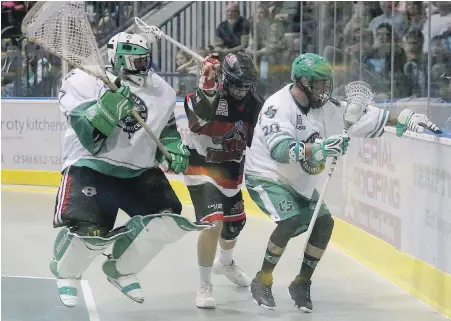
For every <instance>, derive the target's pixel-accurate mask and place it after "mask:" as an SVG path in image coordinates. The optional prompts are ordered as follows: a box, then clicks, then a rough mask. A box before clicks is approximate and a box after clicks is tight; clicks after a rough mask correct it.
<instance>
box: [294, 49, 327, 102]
mask: <svg viewBox="0 0 451 321" xmlns="http://www.w3.org/2000/svg"><path fill="white" fill-rule="evenodd" d="M302 77H305V78H306V79H307V80H308V86H305V85H303V84H302V83H301V78H302ZM291 80H292V81H293V82H294V83H295V84H296V85H297V86H299V87H300V88H301V89H302V90H304V91H305V93H306V94H307V97H308V98H309V101H310V107H311V108H319V107H322V106H323V105H324V104H325V103H326V102H327V101H328V100H329V98H330V95H331V93H332V66H331V65H330V64H329V62H328V61H327V60H326V59H324V58H323V57H321V56H320V55H317V54H314V53H305V54H302V55H300V56H298V57H296V59H294V61H293V64H292V66H291Z"/></svg>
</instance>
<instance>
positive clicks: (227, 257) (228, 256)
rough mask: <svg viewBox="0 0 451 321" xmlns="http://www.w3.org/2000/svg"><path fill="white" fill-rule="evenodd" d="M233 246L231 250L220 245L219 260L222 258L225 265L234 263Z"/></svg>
mask: <svg viewBox="0 0 451 321" xmlns="http://www.w3.org/2000/svg"><path fill="white" fill-rule="evenodd" d="M232 256H233V248H231V249H229V250H224V249H223V248H222V247H219V260H221V262H222V264H224V265H232V263H233V258H232Z"/></svg>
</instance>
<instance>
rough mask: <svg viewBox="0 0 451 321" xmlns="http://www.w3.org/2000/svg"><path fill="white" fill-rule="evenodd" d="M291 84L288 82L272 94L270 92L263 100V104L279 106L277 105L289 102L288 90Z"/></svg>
mask: <svg viewBox="0 0 451 321" xmlns="http://www.w3.org/2000/svg"><path fill="white" fill-rule="evenodd" d="M290 85H291V84H288V85H286V86H284V87H283V88H281V89H280V90H278V91H276V92H275V93H274V94H272V95H271V96H269V97H268V98H267V99H266V101H265V105H264V106H267V105H275V106H279V105H286V104H289V103H290V100H289V99H290V98H291V95H290V91H289V86H290Z"/></svg>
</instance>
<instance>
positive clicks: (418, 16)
mask: <svg viewBox="0 0 451 321" xmlns="http://www.w3.org/2000/svg"><path fill="white" fill-rule="evenodd" d="M405 20H406V24H407V30H413V29H419V30H422V29H423V25H424V23H425V21H426V14H425V11H424V5H423V1H407V3H406V12H405ZM423 38H424V37H423Z"/></svg>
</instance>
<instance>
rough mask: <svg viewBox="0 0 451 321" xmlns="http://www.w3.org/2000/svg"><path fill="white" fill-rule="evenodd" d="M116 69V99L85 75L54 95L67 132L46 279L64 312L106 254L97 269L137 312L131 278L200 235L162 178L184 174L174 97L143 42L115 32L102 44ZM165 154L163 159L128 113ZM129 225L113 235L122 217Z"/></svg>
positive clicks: (138, 293) (136, 288)
mask: <svg viewBox="0 0 451 321" xmlns="http://www.w3.org/2000/svg"><path fill="white" fill-rule="evenodd" d="M107 49H108V60H109V62H110V63H111V65H112V70H111V73H110V72H109V73H108V77H110V79H111V80H112V81H115V80H116V79H117V78H116V76H120V79H121V83H120V88H119V90H118V91H116V92H113V91H111V90H109V89H108V87H107V86H106V85H105V84H104V83H103V82H102V81H100V80H98V79H97V78H94V77H92V76H90V75H88V74H87V73H85V72H84V71H82V70H79V69H75V70H73V71H71V72H70V73H69V74H68V75H67V76H66V77H65V78H64V80H63V83H62V86H61V89H60V91H59V105H60V109H61V111H62V112H63V114H64V115H65V116H66V118H67V121H68V123H69V125H70V126H69V127H68V129H67V130H66V133H65V137H64V164H63V167H62V174H63V178H62V181H61V185H60V187H59V190H58V195H57V198H56V205H55V215H54V220H53V226H54V227H55V228H61V229H60V231H59V234H58V236H57V237H56V240H55V244H54V249H53V255H54V257H53V259H52V260H51V262H50V270H51V271H52V273H53V274H54V275H55V277H56V278H57V285H58V288H59V295H60V298H61V301H62V302H63V304H65V305H66V306H68V307H73V306H76V305H77V304H78V288H79V280H80V278H81V276H82V274H83V272H84V271H85V270H86V269H87V268H88V266H89V265H90V264H91V262H92V261H93V260H94V259H95V258H96V257H97V256H98V255H100V254H102V253H103V252H104V251H105V250H106V248H107V247H108V246H110V245H112V252H111V254H109V255H107V259H106V260H105V262H104V263H103V266H102V269H103V272H104V273H105V275H106V277H107V279H108V281H109V282H111V283H112V284H113V285H114V286H115V287H117V288H118V289H119V291H121V293H123V294H125V295H126V296H127V297H129V298H130V299H132V300H134V301H136V302H139V303H142V302H143V301H144V294H143V290H142V289H141V286H140V283H139V281H138V279H137V277H136V274H137V273H139V272H140V271H141V270H142V269H143V268H144V267H145V266H146V265H147V264H148V263H149V262H150V261H151V260H152V259H153V258H154V257H155V256H156V255H157V254H158V253H159V252H160V251H161V250H162V249H163V247H164V246H165V245H166V244H169V243H173V242H175V241H177V240H179V239H180V238H181V237H182V236H183V235H184V234H185V233H186V232H187V231H194V230H199V229H203V228H205V226H201V225H197V224H193V223H191V222H190V221H188V220H187V219H185V218H183V217H181V216H180V215H179V214H180V213H181V211H182V205H181V203H180V201H179V199H178V198H177V195H176V194H175V192H174V191H173V189H172V188H171V185H170V184H169V182H168V180H167V178H166V176H165V174H164V172H163V171H162V170H161V169H160V168H159V165H160V164H163V166H164V168H165V169H167V170H169V169H170V170H172V171H174V172H175V173H181V172H183V171H184V170H185V169H186V167H187V166H188V156H189V152H188V150H187V148H186V147H185V146H184V145H183V144H182V141H181V138H180V135H179V133H178V132H177V130H176V125H175V119H174V113H173V111H174V107H175V103H176V94H175V91H174V89H172V88H171V86H169V84H167V83H166V82H165V81H164V80H163V79H162V78H161V77H159V76H158V75H156V74H155V73H153V72H152V70H151V69H150V66H151V53H150V49H149V44H148V43H147V41H146V39H145V38H144V37H142V36H140V35H138V34H128V33H125V32H121V33H119V34H117V35H115V36H114V37H112V38H111V39H110V41H109V42H108V44H107ZM133 108H135V109H136V110H138V112H139V114H140V116H141V118H142V119H144V121H145V122H146V124H147V125H148V126H149V127H150V129H151V130H152V131H153V133H154V134H155V135H156V137H159V139H160V141H161V142H162V144H163V145H164V146H165V147H166V148H167V150H168V151H169V153H170V155H171V159H167V158H166V157H165V156H164V155H163V154H162V153H161V151H160V150H159V149H157V146H156V144H155V143H154V141H152V140H151V139H150V138H149V136H148V135H147V133H146V132H145V130H144V129H143V128H141V125H140V124H139V123H138V122H137V121H136V120H135V119H134V118H133V117H132V116H131V112H132V109H133ZM119 209H122V210H123V211H124V212H126V213H127V214H128V215H129V216H130V217H131V219H130V220H129V221H128V222H127V223H126V224H125V226H121V227H119V228H116V229H113V228H114V225H115V220H116V217H117V214H118V210H119Z"/></svg>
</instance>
